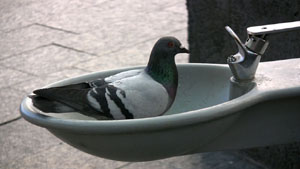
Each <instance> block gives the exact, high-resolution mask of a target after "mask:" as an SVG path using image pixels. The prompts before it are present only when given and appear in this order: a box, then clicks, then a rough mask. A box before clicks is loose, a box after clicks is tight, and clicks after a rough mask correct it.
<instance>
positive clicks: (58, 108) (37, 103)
mask: <svg viewBox="0 0 300 169" xmlns="http://www.w3.org/2000/svg"><path fill="white" fill-rule="evenodd" d="M29 97H30V98H31V100H32V104H33V106H34V107H36V108H38V109H40V110H41V111H43V112H45V113H67V112H75V111H76V110H74V109H73V108H71V107H69V106H66V105H64V104H61V103H60V102H56V101H51V100H49V99H46V98H44V97H41V96H37V95H30V96H29Z"/></svg>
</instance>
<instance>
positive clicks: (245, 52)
mask: <svg viewBox="0 0 300 169" xmlns="http://www.w3.org/2000/svg"><path fill="white" fill-rule="evenodd" d="M225 29H226V30H227V32H228V33H229V34H230V35H231V37H232V38H233V39H234V41H235V42H236V44H237V46H238V49H239V50H238V53H236V54H235V55H231V56H229V57H228V58H227V63H228V65H229V67H230V69H231V72H232V74H233V78H234V80H235V81H251V80H252V79H253V78H254V76H255V72H256V69H257V66H258V63H259V61H260V59H261V55H260V54H259V53H256V52H253V51H251V50H250V49H249V48H248V47H247V46H246V45H245V44H243V43H242V42H241V40H240V39H239V37H238V36H237V35H236V34H235V33H234V31H233V30H232V29H231V28H230V27H229V26H226V27H225Z"/></svg>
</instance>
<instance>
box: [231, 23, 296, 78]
mask: <svg viewBox="0 0 300 169" xmlns="http://www.w3.org/2000/svg"><path fill="white" fill-rule="evenodd" d="M225 29H226V30H227V31H228V33H229V34H230V35H231V36H232V37H233V39H234V40H235V42H236V44H237V46H238V49H239V51H238V53H236V54H235V55H231V56H229V57H228V59H227V63H228V64H229V67H230V69H231V72H232V74H233V79H232V80H234V81H235V82H247V81H252V80H253V79H254V76H255V72H256V69H257V67H258V64H259V62H260V59H261V56H262V55H263V54H264V52H265V51H266V49H267V47H268V45H269V41H268V40H267V37H269V35H271V34H275V33H281V32H287V31H292V30H298V29H300V21H295V22H286V23H279V24H270V25H263V26H253V27H249V28H247V34H248V39H247V40H246V42H245V44H243V43H242V42H241V40H240V39H239V37H238V36H237V35H236V34H235V33H234V31H233V30H232V29H231V28H230V27H229V26H226V27H225Z"/></svg>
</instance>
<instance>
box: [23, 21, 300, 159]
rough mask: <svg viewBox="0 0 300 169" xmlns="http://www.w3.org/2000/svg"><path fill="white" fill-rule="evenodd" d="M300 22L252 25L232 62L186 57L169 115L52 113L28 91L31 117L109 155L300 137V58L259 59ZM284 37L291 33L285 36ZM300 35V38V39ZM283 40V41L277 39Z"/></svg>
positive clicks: (163, 154)
mask: <svg viewBox="0 0 300 169" xmlns="http://www.w3.org/2000/svg"><path fill="white" fill-rule="evenodd" d="M299 28H300V22H299V21H297V22H289V23H280V24H273V25H264V26H255V27H249V28H248V29H247V32H248V40H247V41H246V43H245V44H243V43H242V42H241V41H240V40H239V38H238V37H237V36H236V34H235V33H234V32H233V31H232V30H231V29H230V28H229V27H226V30H227V31H228V32H229V34H230V35H231V36H232V37H233V38H234V40H235V42H236V43H237V45H238V48H239V52H238V53H237V54H235V55H232V56H230V57H229V58H228V65H229V66H228V65H225V64H203V63H193V64H192V63H190V64H178V65H177V67H178V73H179V85H178V91H177V96H176V99H175V102H174V103H173V105H172V107H171V108H170V109H169V110H168V112H166V113H165V114H164V115H162V116H158V117H151V118H143V119H128V120H96V119H93V118H90V117H86V116H84V115H82V114H79V113H76V112H74V113H61V114H54V113H47V114H46V113H44V112H42V111H41V110H39V109H37V108H36V107H34V106H33V105H32V101H31V99H30V98H29V97H26V98H24V100H23V101H22V103H21V105H20V112H21V114H22V116H23V118H24V119H26V120H27V121H29V122H31V123H33V124H35V125H38V126H40V127H44V128H46V129H47V130H48V131H50V132H51V133H52V134H54V135H55V136H57V137H58V138H60V139H61V140H63V141H64V142H66V143H68V144H70V145H72V146H73V147H75V148H77V149H79V150H81V151H84V152H87V153H89V154H93V155H96V156H99V157H102V158H108V159H112V160H119V161H149V160H156V159H162V158H168V157H172V156H180V155H186V154H193V153H200V152H208V151H209V152H211V151H221V150H233V149H243V148H252V147H259V146H267V145H276V144H286V143H291V142H296V141H300V132H299V131H300V123H299V120H300V104H299V102H300V59H299V58H298V59H287V60H280V61H272V62H263V63H259V61H260V58H261V57H263V53H264V51H265V50H266V48H267V45H268V44H269V45H272V43H273V42H269V41H268V36H271V35H272V34H274V33H280V32H285V31H292V30H296V29H299ZM283 40H284V39H283ZM299 40H300V39H299ZM274 43H276V42H274ZM139 68H144V66H139V67H130V68H122V69H116V70H110V71H101V72H95V73H90V74H86V75H81V76H79V77H74V78H70V79H65V80H62V81H59V82H56V83H53V84H50V85H48V86H46V87H55V86H61V85H67V84H72V83H79V82H83V81H89V80H92V79H96V78H103V77H106V76H109V75H113V74H116V73H119V72H122V71H125V70H131V69H139Z"/></svg>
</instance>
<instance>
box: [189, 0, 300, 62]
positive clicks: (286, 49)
mask: <svg viewBox="0 0 300 169" xmlns="http://www.w3.org/2000/svg"><path fill="white" fill-rule="evenodd" d="M187 6H188V15H189V28H188V31H189V36H188V38H189V46H190V49H191V55H190V56H191V57H190V61H191V62H209V63H225V62H226V58H227V57H228V56H229V55H231V54H234V53H236V52H237V47H236V45H235V44H234V42H233V39H232V38H231V37H230V36H229V35H228V33H227V32H226V31H225V29H224V27H225V26H226V25H229V26H230V27H231V28H232V29H233V30H234V31H235V32H236V33H237V35H238V36H239V37H240V39H241V40H242V41H243V42H244V41H245V40H246V38H247V33H246V28H247V27H249V26H255V25H264V24H272V23H280V22H290V21H296V20H300V1H299V0H187ZM269 40H270V45H269V48H268V49H267V51H266V53H265V55H264V56H263V58H262V61H268V60H276V59H286V58H295V57H300V31H298V32H289V33H284V34H278V35H274V36H271V37H270V39H269Z"/></svg>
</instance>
